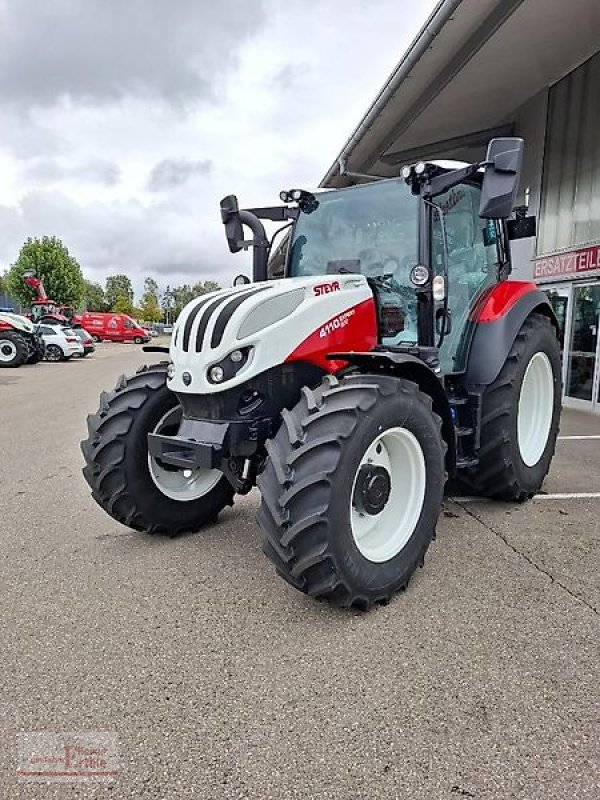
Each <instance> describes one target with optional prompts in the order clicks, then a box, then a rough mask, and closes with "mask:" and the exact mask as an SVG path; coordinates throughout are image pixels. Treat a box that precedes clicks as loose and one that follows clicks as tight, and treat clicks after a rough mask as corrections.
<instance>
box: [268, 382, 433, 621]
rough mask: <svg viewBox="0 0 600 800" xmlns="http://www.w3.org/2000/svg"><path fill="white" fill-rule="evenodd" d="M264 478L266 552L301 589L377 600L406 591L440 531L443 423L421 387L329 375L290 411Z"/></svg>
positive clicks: (366, 603) (354, 600)
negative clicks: (437, 525) (436, 531)
mask: <svg viewBox="0 0 600 800" xmlns="http://www.w3.org/2000/svg"><path fill="white" fill-rule="evenodd" d="M282 417H283V424H282V425H281V427H280V429H279V431H278V432H277V435H276V436H275V438H274V439H273V440H271V441H270V442H268V443H267V451H268V455H269V458H268V460H267V464H266V467H265V470H264V472H263V473H262V474H261V475H260V476H259V479H258V486H259V488H260V491H261V494H262V499H261V504H260V508H259V511H258V517H257V518H258V522H259V524H260V526H261V528H262V531H263V534H264V551H265V553H266V555H267V556H268V557H269V558H270V559H271V561H273V563H274V564H275V567H276V569H277V572H278V573H279V574H280V575H281V576H282V577H283V578H284V579H285V580H286V581H288V583H290V584H291V585H292V586H294V587H295V588H296V589H299V590H300V591H302V592H305V593H307V594H310V595H312V596H314V597H317V598H324V599H326V600H328V601H329V602H331V603H332V604H334V605H338V606H344V607H354V608H358V609H363V610H365V609H368V608H370V607H371V606H372V605H373V604H374V603H376V602H385V601H387V600H388V599H389V598H390V597H391V596H392V595H393V594H394V593H395V592H396V591H398V590H400V589H404V588H405V587H406V586H407V585H408V582H409V580H410V577H411V575H412V574H413V572H414V570H415V569H416V568H417V566H422V564H423V560H424V557H425V552H426V550H427V548H428V547H429V544H430V542H431V540H432V538H433V536H434V533H435V526H436V523H437V519H438V517H439V514H440V508H441V503H442V497H443V490H444V482H445V478H446V473H445V468H444V458H445V449H446V448H445V443H444V442H443V440H442V435H441V421H440V419H439V417H437V416H436V415H435V414H434V413H433V411H432V404H431V398H430V397H428V396H427V395H425V394H423V393H422V392H420V391H419V389H418V387H417V386H416V384H414V383H412V382H410V381H407V380H403V379H397V378H393V377H389V376H380V375H354V376H347V377H345V378H343V379H341V380H339V381H338V380H337V379H336V378H334V377H328V378H326V379H325V381H324V382H323V384H322V385H321V386H320V387H318V388H317V389H315V390H314V391H312V390H310V389H306V388H305V389H304V390H303V396H302V398H301V400H300V402H299V403H298V404H297V405H296V406H295V407H294V408H293V409H292V410H291V411H287V410H284V412H283V414H282Z"/></svg>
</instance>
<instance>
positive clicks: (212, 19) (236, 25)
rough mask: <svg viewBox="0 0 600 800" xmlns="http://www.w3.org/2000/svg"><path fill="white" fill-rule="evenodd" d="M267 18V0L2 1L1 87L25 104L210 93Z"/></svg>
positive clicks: (176, 99)
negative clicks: (224, 0)
mask: <svg viewBox="0 0 600 800" xmlns="http://www.w3.org/2000/svg"><path fill="white" fill-rule="evenodd" d="M264 18H265V17H264V10H263V7H262V2H261V0H252V4H251V9H249V7H248V4H247V3H246V2H244V0H228V2H227V3H218V2H201V0H170V2H151V0H126V1H125V2H124V1H123V0H85V2H81V0H51V2H42V3H40V2H39V0H18V2H15V1H14V0H0V28H1V30H2V35H1V37H0V42H1V47H0V96H2V97H3V98H4V102H7V101H10V102H12V103H15V104H17V105H19V106H22V105H24V104H25V105H32V104H33V105H51V104H52V103H54V102H55V101H56V100H58V99H59V98H61V97H63V96H68V97H70V98H71V99H73V100H76V101H84V102H86V103H108V102H115V101H118V100H120V99H122V98H123V97H127V96H131V95H139V96H145V97H147V98H149V99H159V100H162V101H164V102H166V103H172V104H176V105H178V104H179V105H181V104H186V103H196V102H198V101H202V100H207V99H213V100H214V99H215V98H216V96H217V95H216V92H215V87H214V84H215V82H217V81H218V80H221V78H222V76H223V74H224V73H225V72H227V71H230V70H232V69H234V68H235V66H236V64H237V50H238V48H239V46H240V44H241V43H242V42H243V41H244V40H245V39H246V38H247V37H248V36H250V35H252V34H253V33H254V32H256V30H257V29H258V27H259V26H260V25H261V24H262V23H263V22H264ZM224 54H226V56H225V55H224Z"/></svg>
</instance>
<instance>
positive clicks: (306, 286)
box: [168, 275, 377, 394]
mask: <svg viewBox="0 0 600 800" xmlns="http://www.w3.org/2000/svg"><path fill="white" fill-rule="evenodd" d="M376 343H377V324H376V314H375V302H374V299H373V294H372V291H371V289H370V287H369V285H368V283H367V280H366V278H365V277H364V276H363V275H335V276H333V275H332V276H323V275H321V276H315V277H311V278H286V279H283V280H275V281H267V282H265V283H256V284H249V285H246V286H243V287H236V288H233V289H223V290H220V291H218V292H212V293H211V294H207V295H203V296H202V297H199V298H198V299H197V300H193V301H192V302H191V303H189V304H188V305H187V306H186V307H185V308H184V309H183V311H182V313H181V314H180V316H179V318H178V320H177V323H176V325H175V328H174V330H173V337H172V340H171V349H170V355H171V360H172V362H173V364H172V366H171V367H170V371H169V374H170V377H169V384H168V385H169V388H170V389H172V390H173V391H175V392H178V393H190V394H210V393H215V392H220V391H224V390H225V389H230V388H232V387H234V386H237V385H240V384H242V383H244V382H245V381H247V380H248V379H249V378H251V377H254V376H256V375H258V374H260V373H261V372H264V371H265V370H267V369H270V368H271V367H274V366H277V365H280V364H283V363H285V362H290V361H308V362H310V363H312V364H315V365H318V366H320V367H322V368H323V370H324V371H329V372H331V371H333V370H334V369H335V368H336V367H335V366H332V363H331V362H330V361H328V360H327V358H326V356H327V353H329V352H335V351H336V350H337V351H350V350H371V349H372V348H373V347H374V346H375V344H376Z"/></svg>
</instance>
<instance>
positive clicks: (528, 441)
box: [459, 314, 561, 501]
mask: <svg viewBox="0 0 600 800" xmlns="http://www.w3.org/2000/svg"><path fill="white" fill-rule="evenodd" d="M560 395H561V365H560V347H559V343H558V339H557V338H556V333H555V331H554V327H553V325H552V323H551V321H550V320H549V319H548V317H546V316H544V315H541V314H532V315H531V316H530V317H529V318H528V319H527V320H526V321H525V323H524V324H523V327H522V328H521V330H520V332H519V334H518V336H517V338H516V339H515V342H514V344H513V346H512V348H511V350H510V353H509V354H508V358H507V359H506V362H505V364H504V366H503V368H502V370H501V371H500V374H499V375H498V377H497V378H496V380H495V381H494V382H493V383H492V384H491V385H490V386H488V387H487V388H486V390H485V394H484V395H483V401H482V417H481V448H480V450H479V466H478V467H476V468H473V469H472V470H469V471H466V472H464V473H460V474H459V480H460V481H461V482H462V483H463V484H464V485H465V488H466V489H467V490H469V491H472V492H474V493H476V494H480V495H483V496H486V497H497V498H499V499H505V500H518V501H522V500H526V499H527V498H529V497H532V496H533V495H534V494H535V493H536V492H538V491H539V489H540V487H541V485H542V482H543V480H544V478H545V477H546V475H547V473H548V470H549V468H550V462H551V461H552V456H553V455H554V450H555V447H556V437H557V435H558V428H559V420H560Z"/></svg>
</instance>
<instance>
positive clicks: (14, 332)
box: [0, 312, 44, 367]
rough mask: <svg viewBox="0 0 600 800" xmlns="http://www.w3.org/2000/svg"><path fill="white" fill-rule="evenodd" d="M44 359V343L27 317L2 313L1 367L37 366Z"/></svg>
mask: <svg viewBox="0 0 600 800" xmlns="http://www.w3.org/2000/svg"><path fill="white" fill-rule="evenodd" d="M43 357H44V342H43V341H42V339H41V338H40V336H39V335H38V333H37V332H36V330H35V325H34V324H33V323H32V322H31V320H29V319H27V317H22V316H20V315H19V314H12V313H5V312H2V313H0V367H20V366H21V365H22V364H36V363H37V362H38V361H41V359H42V358H43Z"/></svg>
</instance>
